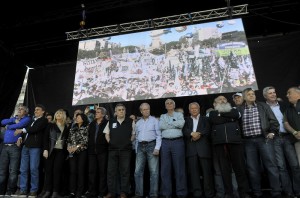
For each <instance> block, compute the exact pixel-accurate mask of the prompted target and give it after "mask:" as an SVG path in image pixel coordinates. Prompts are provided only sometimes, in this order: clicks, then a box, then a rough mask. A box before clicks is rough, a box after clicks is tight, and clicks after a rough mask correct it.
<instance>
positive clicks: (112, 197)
mask: <svg viewBox="0 0 300 198" xmlns="http://www.w3.org/2000/svg"><path fill="white" fill-rule="evenodd" d="M114 197H115V196H114V195H113V194H111V193H108V194H107V195H106V196H104V198H114Z"/></svg>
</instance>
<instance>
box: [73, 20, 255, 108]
mask: <svg viewBox="0 0 300 198" xmlns="http://www.w3.org/2000/svg"><path fill="white" fill-rule="evenodd" d="M248 87H251V88H253V89H254V90H257V81H256V77H255V73H254V69H253V65H252V60H251V56H250V52H249V48H248V43H247V38H246V35H245V31H244V27H243V23H242V19H240V18H238V19H230V20H223V21H216V22H209V23H203V24H194V25H188V26H180V27H174V28H165V29H156V30H152V31H144V32H138V33H131V34H124V35H117V36H111V37H105V38H96V39H90V40H84V41H80V42H79V47H78V56H77V65H76V74H75V81H74V91H73V101H72V104H73V105H85V104H97V103H110V102H121V101H134V100H144V99H156V98H169V97H182V96H195V95H205V94H215V93H228V92H237V91H242V90H243V89H244V88H248Z"/></svg>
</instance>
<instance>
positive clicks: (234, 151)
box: [209, 96, 249, 198]
mask: <svg viewBox="0 0 300 198" xmlns="http://www.w3.org/2000/svg"><path fill="white" fill-rule="evenodd" d="M213 105H214V109H215V110H213V111H211V112H210V113H209V121H210V123H211V125H212V132H211V137H212V144H213V149H214V153H215V155H216V156H215V157H216V159H217V160H218V163H219V165H220V169H221V175H222V178H223V181H224V188H225V194H226V195H225V197H226V198H231V197H233V187H232V177H231V173H232V169H233V170H234V172H235V175H236V180H237V183H238V189H239V196H240V198H246V197H249V195H248V194H247V192H248V191H249V185H248V182H247V175H246V167H245V159H244V149H243V144H242V137H241V130H240V127H239V122H238V119H239V117H240V114H239V112H238V110H237V109H235V108H232V107H231V105H230V103H229V102H228V101H227V99H226V98H225V97H224V96H218V97H217V98H216V99H215V100H214V104H213Z"/></svg>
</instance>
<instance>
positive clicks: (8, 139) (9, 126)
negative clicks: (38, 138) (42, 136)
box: [0, 106, 31, 196]
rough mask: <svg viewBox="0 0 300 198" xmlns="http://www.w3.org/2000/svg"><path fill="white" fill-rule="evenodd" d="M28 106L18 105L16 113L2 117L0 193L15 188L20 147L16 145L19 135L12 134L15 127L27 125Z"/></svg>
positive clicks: (8, 192)
mask: <svg viewBox="0 0 300 198" xmlns="http://www.w3.org/2000/svg"><path fill="white" fill-rule="evenodd" d="M27 114H28V108H27V107H26V106H20V107H19V108H18V115H17V116H15V117H12V118H9V119H3V120H2V121H1V125H5V128H6V130H5V132H4V142H3V144H4V145H3V150H2V152H1V154H0V162H1V163H0V195H3V194H4V192H5V191H6V195H9V196H10V195H11V194H13V193H14V192H15V191H16V189H17V181H18V171H19V165H20V155H21V147H20V145H17V141H18V138H19V137H20V136H21V135H14V132H15V130H16V129H21V128H24V127H27V125H28V124H29V123H30V120H31V119H30V117H29V116H28V115H27ZM7 173H8V174H9V176H8V185H7V189H5V188H6V186H5V185H4V184H5V181H6V175H7Z"/></svg>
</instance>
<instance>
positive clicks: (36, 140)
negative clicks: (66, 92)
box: [15, 104, 48, 198]
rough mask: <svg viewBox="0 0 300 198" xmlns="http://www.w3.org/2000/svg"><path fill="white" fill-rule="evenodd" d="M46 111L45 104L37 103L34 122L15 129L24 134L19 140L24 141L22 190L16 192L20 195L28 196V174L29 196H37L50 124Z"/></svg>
mask: <svg viewBox="0 0 300 198" xmlns="http://www.w3.org/2000/svg"><path fill="white" fill-rule="evenodd" d="M44 113H45V107H44V105H41V104H38V105H36V107H35V109H34V119H33V122H32V123H31V124H29V125H28V127H26V128H23V129H17V130H16V131H15V135H18V134H22V137H20V139H19V140H18V142H23V148H22V151H21V165H20V172H21V175H20V191H18V192H16V195H17V196H18V197H27V190H28V189H27V188H28V181H29V179H28V176H30V191H29V192H30V193H29V194H28V197H29V198H31V197H36V196H37V191H38V187H39V164H40V157H41V150H42V142H43V135H44V130H45V128H46V126H47V124H48V120H47V118H45V116H44Z"/></svg>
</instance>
